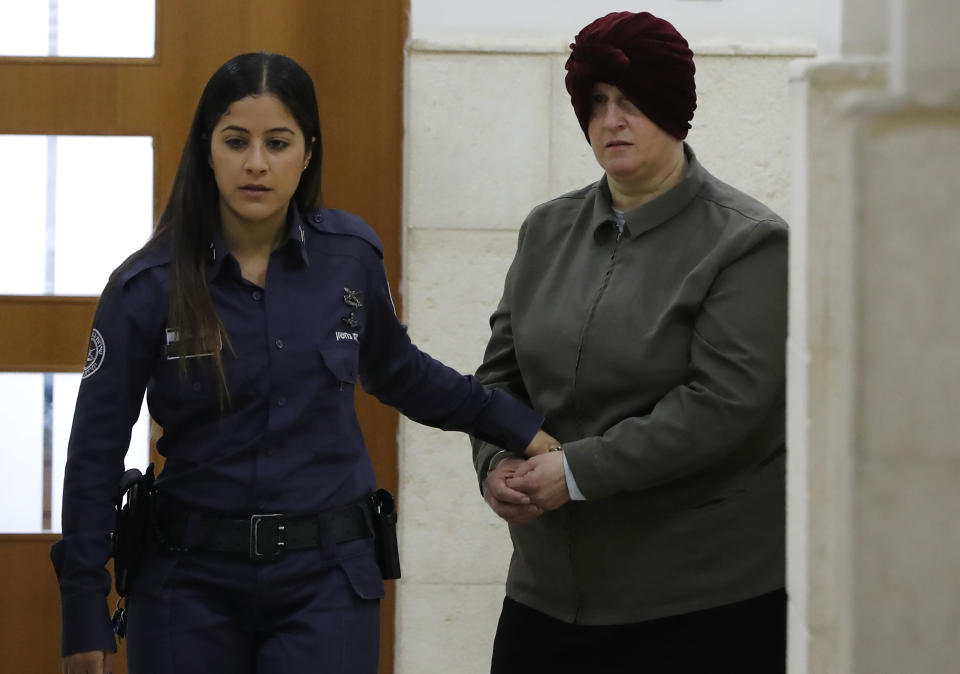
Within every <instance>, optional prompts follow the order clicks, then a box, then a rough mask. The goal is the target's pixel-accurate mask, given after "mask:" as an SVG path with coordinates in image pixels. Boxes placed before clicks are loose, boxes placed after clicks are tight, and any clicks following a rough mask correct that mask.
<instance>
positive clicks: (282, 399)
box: [277, 397, 287, 407]
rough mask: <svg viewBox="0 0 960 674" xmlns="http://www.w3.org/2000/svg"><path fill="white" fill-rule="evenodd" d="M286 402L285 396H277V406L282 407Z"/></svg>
mask: <svg viewBox="0 0 960 674" xmlns="http://www.w3.org/2000/svg"><path fill="white" fill-rule="evenodd" d="M286 404H287V399H286V398H283V397H280V398H277V407H283V406H284V405H286Z"/></svg>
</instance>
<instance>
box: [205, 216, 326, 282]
mask: <svg viewBox="0 0 960 674" xmlns="http://www.w3.org/2000/svg"><path fill="white" fill-rule="evenodd" d="M286 226H287V236H286V239H285V240H284V241H283V242H282V243H281V244H280V245H279V246H278V247H277V249H278V250H280V249H283V250H284V253H285V254H287V255H291V256H293V255H295V256H296V257H297V258H299V259H300V260H301V261H302V262H303V265H304V266H308V265H309V264H310V258H309V256H308V255H307V239H306V230H307V227H306V226H305V225H304V224H303V218H302V217H301V216H300V210H299V209H298V208H297V205H296V204H295V203H293V202H292V201H291V202H290V208H289V209H288V210H287V225H286ZM228 257H232V255H230V251H229V250H228V249H227V246H226V244H225V243H224V242H223V237H222V236H220V232H219V231H217V232H214V233H213V237H212V238H211V240H210V253H209V257H208V258H207V262H208V265H207V278H208V279H212V278H216V276H217V274H219V273H220V272H221V270H222V269H223V263H224V261H225V260H226V259H227V258H228Z"/></svg>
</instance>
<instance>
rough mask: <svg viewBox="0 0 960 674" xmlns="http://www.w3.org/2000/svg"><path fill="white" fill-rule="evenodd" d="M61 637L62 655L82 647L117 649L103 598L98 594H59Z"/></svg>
mask: <svg viewBox="0 0 960 674" xmlns="http://www.w3.org/2000/svg"><path fill="white" fill-rule="evenodd" d="M60 601H61V604H62V616H63V623H62V638H61V649H62V654H63V655H64V656H67V655H72V654H74V653H83V652H86V651H107V652H109V653H112V652H114V651H116V650H117V642H116V640H115V639H114V636H113V626H112V625H111V623H110V613H109V609H108V608H107V601H106V599H105V598H104V597H103V595H101V594H84V595H74V596H72V597H62V598H61V600H60Z"/></svg>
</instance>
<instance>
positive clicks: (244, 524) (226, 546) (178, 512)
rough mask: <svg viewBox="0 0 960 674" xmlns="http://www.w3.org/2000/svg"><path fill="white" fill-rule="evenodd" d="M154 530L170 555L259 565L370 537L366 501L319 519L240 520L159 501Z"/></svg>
mask: <svg viewBox="0 0 960 674" xmlns="http://www.w3.org/2000/svg"><path fill="white" fill-rule="evenodd" d="M157 529H158V537H159V539H160V542H161V544H162V545H164V546H166V547H169V548H172V549H178V550H202V551H205V552H220V553H225V554H233V555H244V556H248V557H249V558H250V559H253V560H261V561H262V560H269V559H273V558H275V557H277V556H278V555H279V554H281V553H283V552H286V551H288V550H306V549H310V548H318V547H322V546H323V544H324V541H329V542H333V543H344V542H346V541H353V540H357V539H360V538H370V537H371V536H372V535H373V533H372V527H371V520H370V509H369V501H368V499H363V500H362V501H357V502H356V503H353V504H350V505H348V506H344V507H342V508H337V509H334V510H329V511H325V512H322V513H313V514H307V515H303V514H297V515H286V514H282V513H258V514H254V515H251V516H250V517H245V518H233V517H221V516H219V515H217V514H215V513H210V512H206V511H201V510H187V509H185V508H183V507H182V506H180V505H179V504H175V503H172V502H170V501H169V500H167V499H163V500H158V507H157Z"/></svg>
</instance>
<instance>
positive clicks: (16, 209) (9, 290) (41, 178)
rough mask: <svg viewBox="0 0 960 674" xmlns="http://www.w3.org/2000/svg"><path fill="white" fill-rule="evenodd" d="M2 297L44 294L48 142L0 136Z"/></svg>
mask: <svg viewBox="0 0 960 674" xmlns="http://www.w3.org/2000/svg"><path fill="white" fill-rule="evenodd" d="M0 157H8V158H11V159H13V158H15V161H13V160H12V161H3V162H0V293H3V294H7V295H39V294H42V293H43V292H44V277H45V275H44V265H45V263H44V259H45V255H46V237H47V230H46V199H47V197H46V194H47V139H46V137H44V136H0Z"/></svg>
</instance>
